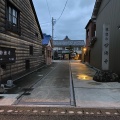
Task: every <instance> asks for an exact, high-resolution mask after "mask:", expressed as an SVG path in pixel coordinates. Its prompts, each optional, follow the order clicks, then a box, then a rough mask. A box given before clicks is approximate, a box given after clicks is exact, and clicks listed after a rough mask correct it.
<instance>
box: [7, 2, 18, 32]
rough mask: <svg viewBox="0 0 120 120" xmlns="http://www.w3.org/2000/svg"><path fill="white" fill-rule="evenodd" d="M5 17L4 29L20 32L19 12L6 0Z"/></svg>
mask: <svg viewBox="0 0 120 120" xmlns="http://www.w3.org/2000/svg"><path fill="white" fill-rule="evenodd" d="M6 18H7V20H6V29H7V30H9V31H12V32H15V33H20V23H19V22H20V12H19V10H18V9H17V8H16V7H15V6H14V5H12V4H11V3H10V2H7V9H6Z"/></svg>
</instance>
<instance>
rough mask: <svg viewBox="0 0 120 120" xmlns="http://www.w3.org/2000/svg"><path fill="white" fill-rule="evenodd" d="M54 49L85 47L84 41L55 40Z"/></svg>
mask: <svg viewBox="0 0 120 120" xmlns="http://www.w3.org/2000/svg"><path fill="white" fill-rule="evenodd" d="M53 45H54V47H56V46H70V45H71V46H84V45H85V42H84V40H53Z"/></svg>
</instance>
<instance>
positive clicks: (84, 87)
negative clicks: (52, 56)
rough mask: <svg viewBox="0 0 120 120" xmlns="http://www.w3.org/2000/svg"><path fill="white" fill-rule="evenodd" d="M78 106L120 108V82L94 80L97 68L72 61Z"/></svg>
mask: <svg viewBox="0 0 120 120" xmlns="http://www.w3.org/2000/svg"><path fill="white" fill-rule="evenodd" d="M71 68H72V76H73V83H74V90H75V100H76V106H77V107H82V108H120V83H118V82H106V83H102V82H96V81H93V80H92V77H93V75H94V74H95V70H94V69H92V68H90V67H88V66H86V65H84V64H82V63H80V62H79V61H71Z"/></svg>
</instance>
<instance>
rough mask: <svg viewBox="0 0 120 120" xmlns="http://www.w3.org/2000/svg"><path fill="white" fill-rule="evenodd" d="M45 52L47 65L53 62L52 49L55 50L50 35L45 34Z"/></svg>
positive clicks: (43, 41) (43, 43)
mask: <svg viewBox="0 0 120 120" xmlns="http://www.w3.org/2000/svg"><path fill="white" fill-rule="evenodd" d="M43 37H44V38H43V40H42V45H43V52H44V57H45V62H46V65H50V64H51V63H52V50H53V40H52V37H51V36H50V35H46V34H43Z"/></svg>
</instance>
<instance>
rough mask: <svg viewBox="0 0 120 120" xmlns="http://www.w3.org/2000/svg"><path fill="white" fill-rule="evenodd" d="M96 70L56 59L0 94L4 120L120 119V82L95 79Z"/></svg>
mask: <svg viewBox="0 0 120 120" xmlns="http://www.w3.org/2000/svg"><path fill="white" fill-rule="evenodd" d="M95 72H96V71H95V70H94V69H93V68H90V67H89V66H87V65H85V64H83V63H81V62H80V61H77V60H71V61H67V60H64V61H61V60H58V61H54V62H53V64H52V65H51V66H48V67H45V68H44V69H41V70H38V71H36V72H34V73H32V74H30V75H28V76H26V77H24V78H22V79H21V81H22V82H20V81H19V82H18V83H17V84H16V85H17V86H16V88H14V89H12V90H10V91H9V92H8V93H10V94H0V96H2V97H1V99H0V105H1V107H0V119H1V120H12V119H16V120H20V119H22V120H27V119H29V120H32V119H35V120H37V119H41V120H42V119H43V120H55V119H60V120H67V119H68V120H74V119H75V120H94V119H95V120H106V119H109V120H119V119H120V118H119V116H120V93H119V91H120V83H118V82H108V83H101V82H95V81H93V80H92V78H93V75H94V74H95ZM70 73H71V75H70ZM25 80H26V82H25ZM29 80H30V82H29ZM24 82H25V83H24ZM19 83H20V84H19ZM28 88H30V89H28ZM23 89H26V90H24V91H23ZM71 101H72V102H74V103H75V104H71V103H72V102H71ZM4 105H5V106H6V107H4ZM7 105H10V106H7ZM21 115H22V116H21Z"/></svg>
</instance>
